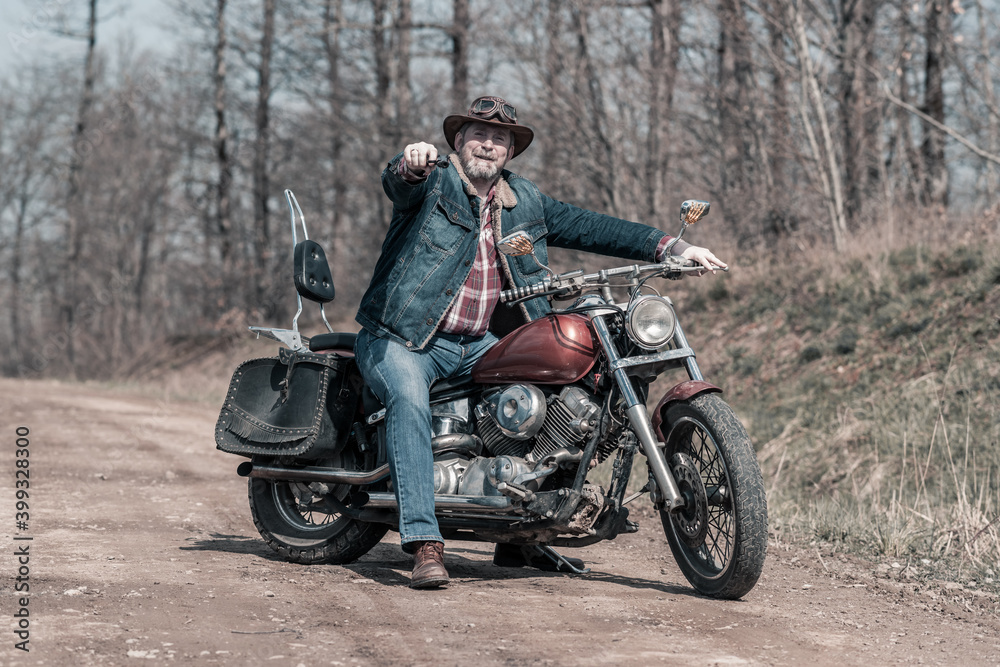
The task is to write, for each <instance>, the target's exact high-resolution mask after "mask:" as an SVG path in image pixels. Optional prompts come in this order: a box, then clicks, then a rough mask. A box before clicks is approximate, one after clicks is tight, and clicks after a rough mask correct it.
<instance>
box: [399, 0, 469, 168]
mask: <svg viewBox="0 0 1000 667" xmlns="http://www.w3.org/2000/svg"><path fill="white" fill-rule="evenodd" d="M398 2H399V13H398V15H397V17H396V76H395V80H396V113H395V116H396V122H395V123H393V124H392V128H393V136H392V143H393V145H395V146H400V148H402V146H401V144H402V142H403V137H404V136H410V132H411V130H412V128H413V115H414V114H413V91H412V89H411V88H410V45H411V43H412V41H413V38H412V36H411V35H412V33H411V32H410V31H411V27H410V25H411V24H412V23H413V10H412V7H411V6H410V0H398ZM459 108H461V107H459Z"/></svg>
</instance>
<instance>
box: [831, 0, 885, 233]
mask: <svg viewBox="0 0 1000 667" xmlns="http://www.w3.org/2000/svg"><path fill="white" fill-rule="evenodd" d="M876 4H877V3H876V2H875V1H874V0H840V23H839V25H838V35H837V37H838V43H839V53H840V59H839V61H838V68H839V74H840V77H839V81H840V91H839V98H840V99H839V102H840V118H841V127H842V129H843V141H842V144H841V145H842V151H843V164H844V180H845V182H846V192H845V194H844V214H845V217H846V220H847V224H848V226H849V227H852V226H854V225H855V224H856V223H857V219H858V216H859V215H860V214H861V210H862V206H863V203H864V202H865V201H866V200H867V199H868V198H869V197H870V195H871V194H872V189H873V187H874V185H875V184H874V183H873V180H875V179H877V178H878V173H877V169H878V165H877V154H876V150H877V145H878V140H877V136H876V135H873V134H872V133H871V132H872V130H873V129H874V130H875V131H876V132H877V131H878V128H877V126H875V127H874V128H873V125H872V116H873V115H875V114H874V113H873V112H874V106H873V101H874V95H873V85H874V83H873V76H872V74H871V73H870V72H869V71H868V69H867V68H866V65H869V64H870V60H871V50H872V44H871V39H872V35H873V34H874V28H875V12H876ZM873 155H876V157H875V161H876V162H875V163H873V161H872V156H873ZM873 168H874V169H875V170H876V171H875V173H874V174H873V173H872V171H873Z"/></svg>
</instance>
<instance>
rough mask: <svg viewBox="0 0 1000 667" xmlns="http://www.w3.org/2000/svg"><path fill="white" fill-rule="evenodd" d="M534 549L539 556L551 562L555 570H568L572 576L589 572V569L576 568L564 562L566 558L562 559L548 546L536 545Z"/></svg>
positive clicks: (566, 561)
mask: <svg viewBox="0 0 1000 667" xmlns="http://www.w3.org/2000/svg"><path fill="white" fill-rule="evenodd" d="M535 548H536V549H537V550H538V552H539V554H540V555H542V556H544V557H545V558H547V559H549V560H550V561H552V563H553V564H554V565H555V566H556V569H557V570H568V571H569V572H572V573H573V574H587V573H588V572H590V568H589V567H584V568H579V567H576V566H575V565H573V564H572V563H570V562H569V561H568V560H566V558H565V557H563V555H562V554H560V553H559V552H558V551H556V550H555V549H553V548H552V547H550V546H546V545H544V544H537V545H535Z"/></svg>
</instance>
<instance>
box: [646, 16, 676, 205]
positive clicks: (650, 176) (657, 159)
mask: <svg viewBox="0 0 1000 667" xmlns="http://www.w3.org/2000/svg"><path fill="white" fill-rule="evenodd" d="M649 8H650V10H651V17H650V25H649V28H650V36H651V40H650V41H651V47H650V62H649V84H650V85H649V154H648V157H647V158H646V181H647V184H648V187H649V190H650V195H649V205H648V212H647V215H649V217H650V218H651V219H655V217H656V216H657V215H659V214H660V213H661V212H662V211H664V210H666V208H667V195H668V189H667V178H668V173H667V172H668V169H669V166H670V118H671V117H672V113H671V112H672V110H673V104H674V87H675V85H676V83H677V66H678V60H679V58H680V29H681V24H682V22H683V11H682V7H681V0H649Z"/></svg>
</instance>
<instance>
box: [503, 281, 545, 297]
mask: <svg viewBox="0 0 1000 667" xmlns="http://www.w3.org/2000/svg"><path fill="white" fill-rule="evenodd" d="M546 288H547V284H546V283H544V282H541V283H535V284H534V285H525V286H524V287H515V288H514V289H507V290H504V291H502V292H500V301H501V302H507V301H514V300H515V299H520V298H523V297H526V296H531V295H532V294H538V293H539V292H544V291H545V289H546Z"/></svg>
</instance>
